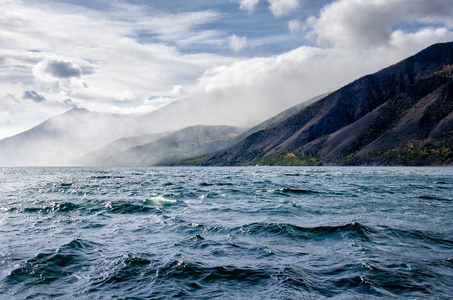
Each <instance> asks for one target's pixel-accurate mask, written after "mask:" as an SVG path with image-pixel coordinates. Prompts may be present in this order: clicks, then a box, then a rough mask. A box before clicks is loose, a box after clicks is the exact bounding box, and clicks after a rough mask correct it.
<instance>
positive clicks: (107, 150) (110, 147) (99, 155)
mask: <svg viewBox="0 0 453 300" xmlns="http://www.w3.org/2000/svg"><path fill="white" fill-rule="evenodd" d="M171 133H172V132H171V131H169V132H162V133H154V134H144V135H139V136H131V137H125V138H120V139H117V140H115V141H113V142H111V143H108V144H106V145H103V147H102V148H100V149H98V150H94V151H91V152H88V153H85V154H84V155H82V156H81V157H79V158H78V159H76V160H75V161H74V162H73V163H72V164H73V165H76V166H100V165H104V164H106V162H107V161H108V160H109V159H112V157H113V156H115V155H118V154H119V153H122V152H124V151H127V150H129V149H132V148H134V147H137V146H142V145H145V144H149V143H152V142H155V141H157V140H159V139H161V138H164V137H166V136H168V135H170V134H171Z"/></svg>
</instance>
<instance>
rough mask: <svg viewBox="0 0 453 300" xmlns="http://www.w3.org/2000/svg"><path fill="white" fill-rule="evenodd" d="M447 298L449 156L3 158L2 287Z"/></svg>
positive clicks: (100, 295) (96, 295)
mask: <svg viewBox="0 0 453 300" xmlns="http://www.w3.org/2000/svg"><path fill="white" fill-rule="evenodd" d="M173 297H180V298H183V299H216V298H218V299H319V298H332V297H333V298H337V299H363V298H365V299H369V298H410V299H414V298H420V299H448V298H451V297H453V168H368V167H366V168H365V167H361V168H346V167H341V168H337V167H249V168H134V169H132V168H113V169H108V168H105V169H96V168H3V169H0V299H48V298H61V299H72V298H78V299H126V298H127V299H167V298H173Z"/></svg>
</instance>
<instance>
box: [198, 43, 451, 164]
mask: <svg viewBox="0 0 453 300" xmlns="http://www.w3.org/2000/svg"><path fill="white" fill-rule="evenodd" d="M198 163H200V164H204V165H250V164H270V165H273V164H290V165H291V164H327V165H338V164H340V165H341V164H346V165H350V164H354V165H361V164H373V165H383V164H385V165H388V164H396V165H432V164H435V165H436V164H440V165H443V164H452V163H453V42H450V43H443V44H436V45H433V46H431V47H429V48H427V49H425V50H423V51H421V52H419V53H418V54H416V55H414V56H412V57H410V58H407V59H405V60H403V61H401V62H400V63H397V64H395V65H393V66H390V67H388V68H386V69H383V70H381V71H379V72H377V73H375V74H371V75H367V76H365V77H362V78H360V79H358V80H356V81H354V82H352V83H350V84H348V85H346V86H345V87H343V88H341V89H339V90H337V91H335V92H333V93H331V94H329V95H328V96H326V97H324V98H323V99H321V100H319V101H317V102H315V103H313V104H311V105H310V106H308V107H306V108H304V109H302V110H301V111H300V112H299V113H297V114H295V115H293V116H292V117H290V118H288V119H287V120H285V121H283V122H281V123H280V124H278V125H276V126H274V127H272V128H269V129H265V130H261V131H258V132H256V133H254V134H251V135H250V136H248V137H247V138H245V139H244V140H243V141H241V142H239V143H238V144H236V145H234V146H232V147H230V148H229V149H226V150H224V151H220V152H218V153H216V154H214V155H212V156H209V157H207V158H204V159H202V160H199V161H198Z"/></svg>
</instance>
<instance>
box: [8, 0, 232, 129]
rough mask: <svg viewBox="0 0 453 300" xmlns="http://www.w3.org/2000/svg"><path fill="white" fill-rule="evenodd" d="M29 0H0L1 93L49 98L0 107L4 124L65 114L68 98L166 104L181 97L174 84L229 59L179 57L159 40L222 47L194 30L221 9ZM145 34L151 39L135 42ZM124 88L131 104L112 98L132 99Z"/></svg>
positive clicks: (95, 104)
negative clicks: (102, 7) (97, 6)
mask: <svg viewBox="0 0 453 300" xmlns="http://www.w3.org/2000/svg"><path fill="white" fill-rule="evenodd" d="M34 1H35V0H29V2H28V3H29V4H30V5H27V6H25V5H23V4H22V2H21V1H8V2H5V0H0V3H1V4H2V8H3V10H4V13H3V11H2V14H0V44H1V45H2V47H1V49H0V91H2V92H4V93H5V94H6V93H8V94H10V95H12V96H14V97H15V99H20V100H21V99H22V97H23V93H24V91H36V93H37V94H38V95H41V96H42V97H45V99H46V101H42V102H41V103H40V108H39V109H36V107H35V105H34V104H33V103H32V102H33V101H19V100H18V103H17V104H15V105H9V106H8V107H7V108H5V109H4V110H2V117H4V118H5V119H8V120H11V122H12V123H11V125H10V127H8V128H22V127H21V125H19V123H20V122H22V123H23V124H25V123H24V122H25V121H24V120H25V118H26V117H27V118H30V116H31V115H32V113H34V114H35V115H36V116H35V117H34V118H33V119H36V118H37V119H39V120H40V121H43V120H44V119H45V118H48V117H49V116H51V115H55V114H57V113H61V112H63V111H64V110H66V109H68V107H69V106H68V105H67V103H66V104H65V103H64V99H67V98H68V97H70V98H71V99H72V102H71V105H70V106H74V105H77V106H80V107H86V108H88V109H90V110H97V111H115V112H120V111H124V112H126V111H128V109H129V108H130V109H132V108H133V107H134V108H137V109H135V111H134V112H139V111H140V110H142V112H148V111H151V110H153V109H157V108H158V107H161V106H162V104H161V103H159V105H156V104H155V103H156V102H154V103H151V102H147V99H148V98H149V97H151V96H153V95H159V96H162V97H164V98H162V99H166V101H167V103H170V102H172V101H174V100H175V98H174V97H179V95H176V94H174V93H172V88H173V87H174V86H176V85H184V84H188V83H190V82H193V81H195V80H196V78H197V77H198V76H200V75H201V74H202V73H203V72H204V71H205V70H206V68H208V67H209V66H212V65H213V64H222V63H226V62H230V61H232V58H228V57H222V56H218V55H213V54H205V53H200V54H181V53H180V52H179V51H178V50H177V49H176V46H168V45H165V44H164V42H166V41H168V42H169V43H170V44H190V43H195V44H209V43H218V44H219V45H220V46H224V43H225V35H224V33H221V32H217V31H214V30H200V29H199V27H200V26H202V25H204V24H209V22H211V21H212V20H214V19H215V18H218V17H219V14H220V13H218V12H213V11H201V12H193V13H181V14H166V13H163V12H151V13H150V14H149V15H148V14H146V10H144V9H143V7H140V6H133V5H122V4H120V3H119V2H114V3H113V4H112V7H113V9H112V10H110V11H108V12H101V11H96V10H84V9H83V8H81V7H78V8H77V9H75V8H74V6H70V5H65V4H61V3H60V4H59V5H53V4H50V3H48V4H46V3H42V2H41V3H39V5H31V4H33V3H35V2H34ZM35 4H36V3H35ZM143 32H145V33H149V34H150V35H152V36H154V37H155V40H154V41H153V40H151V41H146V43H139V41H138V35H139V34H140V33H143ZM126 90H129V91H134V93H133V94H134V97H133V98H134V101H126V102H122V103H118V102H116V103H115V102H112V100H114V99H115V98H116V96H118V97H119V98H122V99H128V98H130V96H128V95H126V94H122V93H123V91H126ZM117 94H118V95H117ZM3 96H4V95H2V94H0V97H3ZM28 96H30V95H28ZM28 98H30V97H28ZM35 99H38V98H36V97H35ZM162 101H164V100H162ZM143 103H145V104H143ZM116 105H121V106H120V107H117V106H116ZM128 105H130V106H131V107H127V106H128ZM21 120H22V121H21ZM27 124H28V125H30V123H29V122H27ZM33 124H34V123H33ZM2 131H6V129H4V128H0V138H2V137H3V136H5V135H4V134H2ZM8 132H10V129H8ZM17 133H18V132H17Z"/></svg>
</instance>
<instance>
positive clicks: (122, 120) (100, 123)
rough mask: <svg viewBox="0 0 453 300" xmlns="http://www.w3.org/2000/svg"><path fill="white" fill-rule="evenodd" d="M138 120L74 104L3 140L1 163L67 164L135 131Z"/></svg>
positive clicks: (24, 164)
mask: <svg viewBox="0 0 453 300" xmlns="http://www.w3.org/2000/svg"><path fill="white" fill-rule="evenodd" d="M135 124H136V122H135V120H134V118H132V117H129V116H124V115H117V114H107V113H96V112H90V111H88V110H86V109H81V108H74V109H72V110H70V111H68V112H66V113H64V114H61V115H58V116H55V117H53V118H50V119H48V120H46V121H45V122H43V123H41V124H40V125H38V126H36V127H34V128H32V129H30V130H28V131H25V132H23V133H21V134H18V135H15V136H12V137H9V138H6V139H3V140H1V141H0V166H64V165H68V164H69V162H70V161H71V160H74V159H75V158H77V157H79V156H80V155H82V154H83V153H86V152H87V151H91V150H92V149H95V148H99V147H100V146H102V145H104V144H106V143H108V142H111V141H113V140H116V139H118V138H119V137H123V136H128V135H131V132H134V130H135V129H134V128H135V126H136V125H135Z"/></svg>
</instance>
